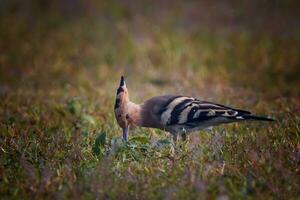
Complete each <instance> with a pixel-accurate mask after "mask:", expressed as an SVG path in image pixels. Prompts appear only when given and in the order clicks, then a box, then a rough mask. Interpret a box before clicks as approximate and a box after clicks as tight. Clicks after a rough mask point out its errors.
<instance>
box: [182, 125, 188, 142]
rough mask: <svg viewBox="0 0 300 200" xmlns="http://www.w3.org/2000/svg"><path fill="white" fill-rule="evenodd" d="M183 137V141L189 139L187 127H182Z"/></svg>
mask: <svg viewBox="0 0 300 200" xmlns="http://www.w3.org/2000/svg"><path fill="white" fill-rule="evenodd" d="M181 139H182V141H187V140H188V139H189V138H188V134H187V131H186V130H185V128H181Z"/></svg>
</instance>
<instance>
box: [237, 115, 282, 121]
mask: <svg viewBox="0 0 300 200" xmlns="http://www.w3.org/2000/svg"><path fill="white" fill-rule="evenodd" d="M240 117H242V118H241V119H245V120H257V121H271V122H273V121H276V120H275V119H273V118H270V117H263V116H255V115H242V116H240ZM237 119H239V116H237Z"/></svg>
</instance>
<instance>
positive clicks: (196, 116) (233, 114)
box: [115, 78, 274, 138]
mask: <svg viewBox="0 0 300 200" xmlns="http://www.w3.org/2000/svg"><path fill="white" fill-rule="evenodd" d="M123 81H124V78H123ZM121 82H122V80H121ZM121 85H122V84H120V87H119V89H118V92H117V99H116V105H115V114H116V118H117V121H118V123H119V125H120V126H121V127H122V128H123V130H124V128H125V129H127V131H128V128H129V127H135V126H141V127H149V128H158V129H162V130H165V131H168V132H170V133H171V134H172V135H173V136H174V137H175V138H177V135H181V134H186V133H189V132H193V131H197V130H200V129H208V128H210V127H212V126H216V125H219V124H224V123H231V122H238V121H244V120H263V121H274V120H273V119H271V118H266V117H258V116H254V115H252V114H251V112H249V111H245V110H240V109H235V108H231V107H228V106H224V105H220V104H216V103H212V102H208V101H201V100H198V99H196V98H193V97H189V96H180V95H164V96H156V97H153V98H151V99H149V100H146V101H145V102H144V103H142V104H135V103H132V102H130V101H129V97H128V91H127V88H126V86H125V82H124V86H121ZM120 88H121V89H120ZM122 116H123V117H122ZM124 120H125V121H126V122H125V123H124V122H123V121H124ZM124 124H125V125H124Z"/></svg>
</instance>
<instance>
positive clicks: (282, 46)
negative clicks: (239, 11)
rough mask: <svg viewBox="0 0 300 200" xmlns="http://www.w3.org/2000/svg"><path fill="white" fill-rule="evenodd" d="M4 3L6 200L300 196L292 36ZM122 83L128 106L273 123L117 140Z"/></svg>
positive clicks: (1, 63) (114, 9)
mask: <svg viewBox="0 0 300 200" xmlns="http://www.w3.org/2000/svg"><path fill="white" fill-rule="evenodd" d="M6 4H7V5H6ZM6 4H5V6H6V8H7V10H4V9H2V10H1V18H0V20H1V23H0V38H1V42H0V50H1V54H0V134H1V135H0V137H1V139H0V152H1V153H0V155H1V156H0V174H1V176H0V196H1V199H20V198H22V199H32V198H33V199H53V198H67V199H73V198H79V199H95V198H98V199H186V198H187V199H298V198H299V197H300V189H299V184H300V171H299V169H300V118H299V113H300V104H299V102H300V101H299V100H300V91H299V86H300V79H299V75H300V71H299V69H300V68H299V64H300V60H299V58H300V57H299V47H300V38H299V35H298V34H297V32H296V33H288V34H272V33H269V32H264V31H257V32H256V31H251V30H249V29H242V30H229V31H228V30H226V29H225V30H224V29H223V28H222V27H220V28H217V29H213V28H208V29H205V28H204V29H193V28H189V27H188V28H182V27H184V25H185V24H184V22H178V19H180V17H178V16H177V14H178V13H177V12H179V13H180V11H178V10H177V12H176V9H174V7H172V8H173V9H171V10H170V12H168V13H167V14H166V15H163V16H164V17H165V18H164V19H163V20H161V21H160V18H159V17H158V18H159V19H155V15H153V14H151V10H152V9H155V8H156V7H155V5H156V4H154V8H152V7H147V6H145V7H142V8H140V7H139V8H130V7H129V8H128V7H126V6H125V5H120V4H118V3H116V2H114V3H110V4H103V5H101V6H99V5H98V4H96V3H95V5H94V4H92V5H93V6H95V7H93V8H86V9H92V12H91V13H94V12H96V11H99V12H100V13H101V12H102V13H101V14H100V15H97V14H91V15H86V13H85V11H84V10H83V11H82V10H80V9H79V11H78V13H76V14H77V15H78V16H77V15H74V13H68V12H67V13H65V12H56V11H55V12H54V11H53V10H51V9H50V10H47V9H46V8H44V7H41V5H39V4H32V5H36V7H35V6H29V7H26V6H25V8H23V7H22V6H24V5H25V4H24V5H22V6H17V4H13V3H11V4H9V3H6ZM57 5H59V3H58V2H56V4H54V7H55V6H57ZM142 5H144V4H141V5H139V6H142ZM52 6H53V5H52ZM174 6H175V8H178V9H179V8H180V6H179V5H174ZM176 6H178V7H176ZM41 8H43V9H45V10H42V11H39V10H40V9H41ZM285 8H286V7H285ZM77 9H78V8H77ZM135 9H137V10H139V9H140V10H142V11H144V13H143V14H141V13H139V12H137V13H135ZM148 9H149V10H148ZM28 10H29V11H31V12H29V14H28V13H27V12H25V11H28ZM82 12H83V13H84V14H82ZM30 13H31V14H30ZM32 13H34V14H32ZM176 13H177V14H176ZM134 14H136V16H135V15H134ZM291 15H292V14H291ZM35 16H39V17H37V18H36V17H35ZM153 18H154V19H153ZM139 20H140V21H139ZM155 20H158V21H159V23H160V24H159V25H157V24H156V22H157V21H155ZM178 23H179V24H178ZM180 23H183V24H180ZM190 23H192V24H195V23H196V21H192V22H190ZM216 26H217V27H218V26H221V25H220V24H217V25H216ZM123 74H124V75H125V77H126V83H127V86H128V88H129V92H130V97H131V99H132V100H133V101H136V102H142V101H143V100H145V99H147V98H149V97H151V96H154V95H160V94H164V93H179V94H186V95H193V96H195V97H198V98H201V99H206V100H212V101H216V102H219V103H224V104H228V105H234V106H236V107H240V108H243V109H250V110H251V111H253V112H254V113H257V114H266V115H271V116H273V117H275V118H276V119H277V122H275V123H254V122H253V123H242V124H230V125H224V126H220V127H217V128H216V129H214V130H213V131H212V132H202V131H199V132H196V133H193V134H192V135H191V138H190V141H188V142H185V143H180V144H179V145H178V146H176V147H175V148H174V147H173V146H172V145H171V143H170V141H171V138H170V137H169V136H168V134H167V133H165V132H163V131H159V130H155V129H146V128H138V129H136V130H134V131H133V132H131V133H130V140H129V142H128V143H124V142H123V141H122V139H121V135H122V134H121V129H120V128H119V127H118V125H117V123H116V120H115V118H114V114H113V105H114V98H115V93H116V89H117V86H118V85H117V84H118V81H119V78H120V75H123Z"/></svg>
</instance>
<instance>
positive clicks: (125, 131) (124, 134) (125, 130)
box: [123, 126, 129, 141]
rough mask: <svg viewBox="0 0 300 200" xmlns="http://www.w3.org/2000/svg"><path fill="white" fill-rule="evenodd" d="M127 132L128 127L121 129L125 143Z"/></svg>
mask: <svg viewBox="0 0 300 200" xmlns="http://www.w3.org/2000/svg"><path fill="white" fill-rule="evenodd" d="M128 132H129V126H128V127H126V128H123V139H124V140H125V141H128Z"/></svg>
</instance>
